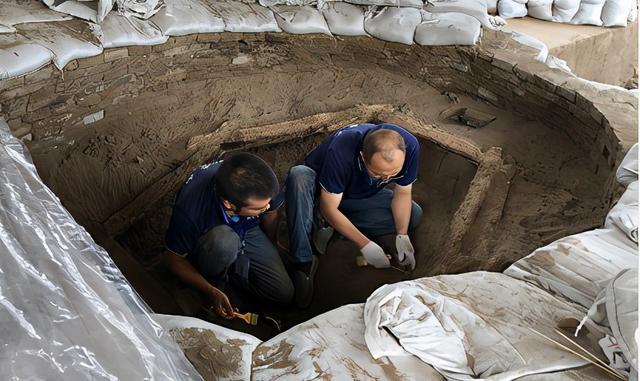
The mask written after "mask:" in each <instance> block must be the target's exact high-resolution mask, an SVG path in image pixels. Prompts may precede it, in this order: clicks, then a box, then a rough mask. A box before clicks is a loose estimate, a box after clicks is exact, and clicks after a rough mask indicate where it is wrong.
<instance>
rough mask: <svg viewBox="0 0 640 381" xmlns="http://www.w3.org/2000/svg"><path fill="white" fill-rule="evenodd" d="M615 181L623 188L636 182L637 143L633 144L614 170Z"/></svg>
mask: <svg viewBox="0 0 640 381" xmlns="http://www.w3.org/2000/svg"><path fill="white" fill-rule="evenodd" d="M616 180H618V182H619V183H620V184H622V185H624V186H628V185H629V184H631V183H632V182H634V181H637V180H638V143H636V144H634V145H633V146H632V147H631V148H630V149H629V152H627V154H626V155H625V156H624V158H623V159H622V162H621V163H620V165H619V166H618V169H617V170H616Z"/></svg>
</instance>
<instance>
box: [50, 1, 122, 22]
mask: <svg viewBox="0 0 640 381" xmlns="http://www.w3.org/2000/svg"><path fill="white" fill-rule="evenodd" d="M42 1H43V2H44V3H45V4H46V5H47V6H48V7H49V8H51V9H53V10H54V11H58V12H62V13H66V14H69V15H71V16H75V17H79V18H81V19H84V20H89V21H93V22H95V23H101V22H102V20H104V18H105V17H107V14H108V13H109V12H111V10H112V9H113V5H114V4H115V3H114V0H94V1H81V0H62V1H56V0H42Z"/></svg>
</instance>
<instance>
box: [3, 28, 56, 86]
mask: <svg viewBox="0 0 640 381" xmlns="http://www.w3.org/2000/svg"><path fill="white" fill-rule="evenodd" d="M52 59H53V53H51V50H49V49H47V48H45V47H44V46H42V45H38V44H36V43H34V42H32V41H30V40H28V39H27V38H25V37H23V36H21V35H19V34H0V80H3V79H8V78H13V77H17V76H20V75H23V74H26V73H30V72H32V71H34V70H38V69H40V68H41V67H43V66H45V65H47V64H48V63H49V62H51V60H52Z"/></svg>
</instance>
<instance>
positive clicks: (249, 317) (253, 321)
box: [233, 311, 258, 325]
mask: <svg viewBox="0 0 640 381" xmlns="http://www.w3.org/2000/svg"><path fill="white" fill-rule="evenodd" d="M233 316H234V317H236V318H238V319H242V320H244V321H245V322H246V323H247V324H249V325H258V314H254V313H252V312H247V313H246V314H241V313H240V312H235V311H234V312H233Z"/></svg>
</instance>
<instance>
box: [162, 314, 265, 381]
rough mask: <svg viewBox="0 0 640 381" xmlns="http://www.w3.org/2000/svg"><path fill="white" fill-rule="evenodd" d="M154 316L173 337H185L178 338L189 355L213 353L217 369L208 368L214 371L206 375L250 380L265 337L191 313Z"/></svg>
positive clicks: (214, 364) (220, 378)
mask: <svg viewBox="0 0 640 381" xmlns="http://www.w3.org/2000/svg"><path fill="white" fill-rule="evenodd" d="M152 318H153V319H154V320H155V321H157V322H158V323H159V324H160V325H161V326H162V327H163V328H164V329H165V330H167V331H169V332H171V335H172V336H173V337H182V338H183V340H177V341H178V343H179V344H180V346H181V348H182V349H183V351H185V354H186V355H187V356H189V355H196V352H197V355H198V356H199V357H205V358H209V356H212V357H211V358H209V361H208V362H209V367H210V368H215V369H208V370H209V371H213V372H215V373H214V374H209V375H207V376H215V379H216V380H220V381H222V380H249V379H251V359H252V354H253V351H254V350H255V349H256V347H257V346H258V345H259V344H260V343H261V342H262V340H260V339H258V338H256V337H254V336H251V335H249V334H246V333H243V332H238V331H234V330H231V329H228V328H225V327H221V326H219V325H215V324H211V323H209V322H207V321H204V320H200V319H196V318H192V317H188V316H174V315H162V314H153V315H152ZM176 331H178V332H176ZM189 331H192V332H189ZM205 333H208V334H205Z"/></svg>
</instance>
